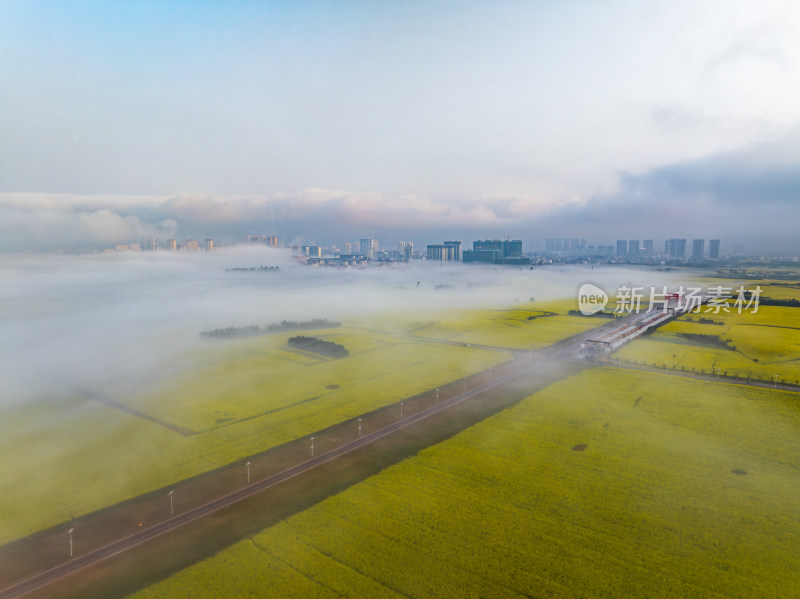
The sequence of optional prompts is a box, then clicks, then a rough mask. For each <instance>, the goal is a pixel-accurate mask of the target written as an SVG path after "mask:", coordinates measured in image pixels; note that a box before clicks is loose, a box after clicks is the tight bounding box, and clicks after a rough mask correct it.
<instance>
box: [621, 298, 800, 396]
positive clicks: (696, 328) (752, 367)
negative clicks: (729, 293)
mask: <svg viewBox="0 0 800 599" xmlns="http://www.w3.org/2000/svg"><path fill="white" fill-rule="evenodd" d="M700 318H703V319H706V320H712V321H714V323H716V324H706V323H701V322H700V320H699V319H700ZM689 319H691V320H689ZM673 356H674V357H673ZM613 357H615V358H616V357H619V358H620V359H622V360H629V361H635V362H638V363H640V364H641V363H646V364H656V365H657V366H659V367H662V366H663V367H667V368H672V366H673V362H674V364H675V367H676V368H677V369H678V370H681V369H685V370H687V371H689V372H691V371H693V370H694V371H696V372H702V371H705V373H706V374H711V373H716V372H717V371H718V370H719V371H720V374H723V375H724V374H725V373H727V374H728V375H730V376H739V377H743V378H748V377H750V376H752V377H753V379H762V380H765V381H770V380H773V377H774V376H775V375H776V374H777V375H778V380H779V381H786V382H788V383H795V381H800V308H785V307H775V306H760V307H759V310H758V313H756V314H753V313H752V312H743V313H742V314H737V313H736V311H735V310H732V312H731V313H728V314H726V313H723V312H720V313H719V314H713V313H705V312H701V313H699V314H689V315H686V316H682V317H680V318H679V319H677V320H675V321H673V322H670V323H668V324H666V325H664V326H663V327H661V328H659V329H658V330H656V332H655V333H653V334H652V335H648V336H644V337H640V338H638V339H636V340H634V341H633V342H632V343H629V344H627V345H625V346H623V347H622V348H621V349H620V350H619V351H618V352H616V353H614V354H613Z"/></svg>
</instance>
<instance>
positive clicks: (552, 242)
mask: <svg viewBox="0 0 800 599" xmlns="http://www.w3.org/2000/svg"><path fill="white" fill-rule="evenodd" d="M556 241H558V240H557V239H553V238H552V237H550V238H549V239H545V241H544V249H545V251H546V252H555V251H556Z"/></svg>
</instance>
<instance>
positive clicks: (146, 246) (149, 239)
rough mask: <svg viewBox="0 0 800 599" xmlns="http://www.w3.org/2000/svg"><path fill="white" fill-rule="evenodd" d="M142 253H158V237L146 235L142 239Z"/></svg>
mask: <svg viewBox="0 0 800 599" xmlns="http://www.w3.org/2000/svg"><path fill="white" fill-rule="evenodd" d="M142 251H145V252H155V251H156V236H155V235H145V236H144V239H142Z"/></svg>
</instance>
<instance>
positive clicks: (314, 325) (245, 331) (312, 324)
mask: <svg viewBox="0 0 800 599" xmlns="http://www.w3.org/2000/svg"><path fill="white" fill-rule="evenodd" d="M340 326H342V323H340V322H334V321H332V320H326V319H324V318H314V319H312V320H304V321H297V320H282V321H280V323H277V324H269V325H267V326H265V327H260V326H258V325H257V324H252V325H250V326H247V327H228V328H226V329H214V330H213V331H203V332H202V333H200V336H202V337H213V338H216V339H233V338H236V337H252V336H254V335H266V334H268V333H283V332H286V331H307V330H315V329H333V328H337V327H340Z"/></svg>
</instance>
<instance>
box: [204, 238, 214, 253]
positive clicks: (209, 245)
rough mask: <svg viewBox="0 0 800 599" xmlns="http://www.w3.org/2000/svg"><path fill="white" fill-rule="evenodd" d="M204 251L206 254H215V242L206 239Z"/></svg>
mask: <svg viewBox="0 0 800 599" xmlns="http://www.w3.org/2000/svg"><path fill="white" fill-rule="evenodd" d="M203 249H204V250H205V251H206V252H213V251H214V240H213V239H206V240H204V241H203Z"/></svg>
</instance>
